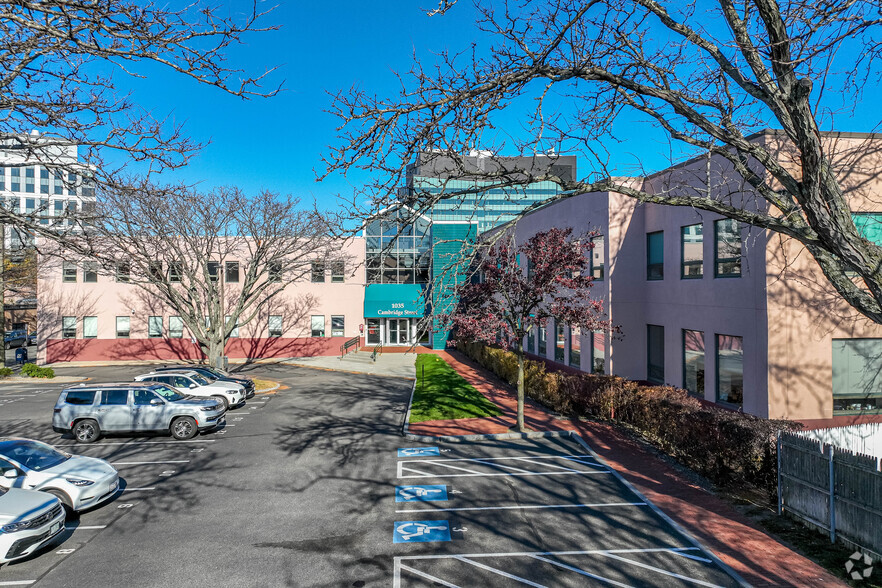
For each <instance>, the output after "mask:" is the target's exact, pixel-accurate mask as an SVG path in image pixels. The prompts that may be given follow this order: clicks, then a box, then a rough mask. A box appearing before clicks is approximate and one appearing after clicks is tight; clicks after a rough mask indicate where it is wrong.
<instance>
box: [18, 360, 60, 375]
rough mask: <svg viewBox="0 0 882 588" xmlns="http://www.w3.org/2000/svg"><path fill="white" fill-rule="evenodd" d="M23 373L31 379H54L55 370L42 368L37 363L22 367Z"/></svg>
mask: <svg viewBox="0 0 882 588" xmlns="http://www.w3.org/2000/svg"><path fill="white" fill-rule="evenodd" d="M21 373H23V374H24V375H26V376H28V377H31V378H54V377H55V370H53V369H52V368H48V367H40V366H38V365H37V364H35V363H26V364H24V365H23V366H21Z"/></svg>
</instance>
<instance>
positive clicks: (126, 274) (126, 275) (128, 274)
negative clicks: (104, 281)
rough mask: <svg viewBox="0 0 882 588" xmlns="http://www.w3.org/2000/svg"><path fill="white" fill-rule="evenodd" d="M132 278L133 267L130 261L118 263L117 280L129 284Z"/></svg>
mask: <svg viewBox="0 0 882 588" xmlns="http://www.w3.org/2000/svg"><path fill="white" fill-rule="evenodd" d="M131 278H132V268H131V266H130V265H129V264H128V263H118V264H116V281H117V282H119V283H121V284H128V283H129V281H130V280H131Z"/></svg>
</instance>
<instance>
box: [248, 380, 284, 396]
mask: <svg viewBox="0 0 882 588" xmlns="http://www.w3.org/2000/svg"><path fill="white" fill-rule="evenodd" d="M281 387H282V383H281V382H276V385H275V386H273V387H272V388H267V389H266V390H261V391H260V392H254V395H255V396H261V395H263V394H269V393H270V392H275V391H276V390H278V389H279V388H281Z"/></svg>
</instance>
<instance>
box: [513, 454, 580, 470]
mask: <svg viewBox="0 0 882 588" xmlns="http://www.w3.org/2000/svg"><path fill="white" fill-rule="evenodd" d="M522 459H525V460H527V461H529V458H527V457H524V458H522ZM530 463H536V462H534V461H530ZM582 463H584V462H582ZM542 465H543V466H545V467H547V468H558V469H561V470H566V471H568V472H581V471H582V470H574V469H573V468H568V467H564V466H562V465H555V464H553V463H543V464H542ZM585 465H591V464H587V463H586V464H585Z"/></svg>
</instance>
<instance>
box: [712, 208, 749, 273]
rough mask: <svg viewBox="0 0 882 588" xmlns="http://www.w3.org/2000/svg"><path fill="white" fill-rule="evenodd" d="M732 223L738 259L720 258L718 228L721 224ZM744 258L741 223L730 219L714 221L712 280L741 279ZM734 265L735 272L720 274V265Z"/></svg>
mask: <svg viewBox="0 0 882 588" xmlns="http://www.w3.org/2000/svg"><path fill="white" fill-rule="evenodd" d="M729 222H731V223H734V224H735V230H734V234H735V235H737V237H738V257H720V226H721V223H729ZM743 257H744V247H743V245H742V239H741V223H739V222H738V221H736V220H734V219H731V218H722V219H719V220H715V221H714V278H740V277H741V275H742V274H741V260H742V258H743ZM727 263H734V264H735V265H736V267H737V269H738V271H737V272H727V273H722V272H721V271H720V266H721V265H722V264H727Z"/></svg>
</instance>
